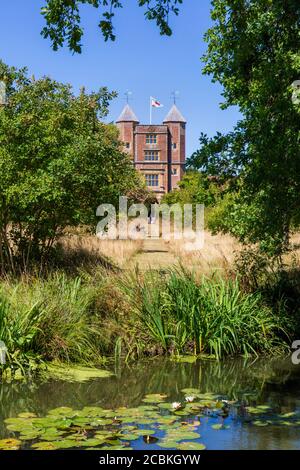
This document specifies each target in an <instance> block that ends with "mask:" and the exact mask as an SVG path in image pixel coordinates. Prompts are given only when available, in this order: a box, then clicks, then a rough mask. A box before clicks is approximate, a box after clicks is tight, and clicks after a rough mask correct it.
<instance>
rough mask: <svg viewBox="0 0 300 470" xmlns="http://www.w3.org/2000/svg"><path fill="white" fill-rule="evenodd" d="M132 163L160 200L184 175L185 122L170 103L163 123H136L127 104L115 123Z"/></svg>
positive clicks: (137, 121) (134, 116) (175, 107)
mask: <svg viewBox="0 0 300 470" xmlns="http://www.w3.org/2000/svg"><path fill="white" fill-rule="evenodd" d="M116 124H117V126H118V128H119V132H120V138H121V141H122V142H123V143H124V146H125V150H126V152H128V153H129V155H130V156H131V158H132V160H133V163H134V165H135V167H136V169H137V170H138V171H140V172H141V173H142V174H143V175H144V176H145V179H146V184H147V186H148V188H149V189H151V190H152V191H154V192H155V193H156V194H157V198H158V199H160V198H161V197H162V196H163V195H164V194H165V193H167V192H169V191H171V190H172V189H174V188H176V186H177V184H178V182H179V181H180V180H181V178H182V176H183V173H184V166H185V126H186V121H185V119H184V117H183V116H182V114H181V113H180V111H179V110H178V108H177V106H176V105H175V104H174V105H173V106H172V108H171V109H170V111H169V113H168V114H167V116H166V117H165V119H164V121H163V124H157V125H156V124H153V125H149V124H140V123H139V120H138V119H137V117H136V115H135V114H134V112H133V110H132V109H131V107H130V106H129V105H128V104H127V105H126V106H125V107H124V109H123V111H122V113H121V114H120V116H119V118H118V119H117V121H116Z"/></svg>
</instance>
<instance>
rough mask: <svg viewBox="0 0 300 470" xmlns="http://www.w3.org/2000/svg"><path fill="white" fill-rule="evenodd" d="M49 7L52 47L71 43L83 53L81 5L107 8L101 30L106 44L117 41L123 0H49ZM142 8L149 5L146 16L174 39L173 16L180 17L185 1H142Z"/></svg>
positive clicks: (45, 10)
mask: <svg viewBox="0 0 300 470" xmlns="http://www.w3.org/2000/svg"><path fill="white" fill-rule="evenodd" d="M45 1H46V4H45V6H44V7H43V8H42V9H41V13H42V15H43V16H44V18H45V20H46V26H45V27H44V28H43V29H42V32H41V34H42V36H43V37H44V38H49V39H50V41H51V45H52V48H53V49H54V50H55V51H56V50H57V49H58V48H60V47H62V46H63V45H64V44H65V42H66V43H67V46H68V48H69V49H70V51H72V52H75V53H81V51H82V44H81V39H82V36H83V29H82V28H81V16H80V6H81V5H84V4H89V5H90V6H93V7H94V8H96V9H97V10H99V9H100V7H103V10H104V11H102V16H101V19H100V22H99V28H100V30H101V33H102V35H103V37H104V40H105V41H108V40H111V41H114V40H115V38H116V36H115V34H114V27H113V19H114V16H115V10H116V9H118V8H122V6H123V3H122V2H121V1H119V0H110V1H108V0H45ZM137 3H138V5H139V6H140V7H143V6H146V8H147V9H146V12H145V17H146V18H147V19H148V20H153V21H155V23H156V24H157V26H158V28H159V31H160V34H162V35H163V34H165V35H168V36H170V35H171V34H172V30H171V28H170V26H169V14H170V13H173V14H175V15H178V13H179V8H178V5H180V4H182V3H183V0H150V1H149V0H138V2H137Z"/></svg>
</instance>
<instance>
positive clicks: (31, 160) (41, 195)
mask: <svg viewBox="0 0 300 470" xmlns="http://www.w3.org/2000/svg"><path fill="white" fill-rule="evenodd" d="M1 79H4V80H5V82H6V84H7V95H8V96H7V104H6V106H2V107H0V265H1V267H2V268H3V266H4V267H6V266H10V268H12V269H15V266H16V265H18V266H20V265H21V266H22V268H26V267H27V266H28V263H29V260H34V259H39V260H40V259H44V258H46V257H47V255H48V254H49V250H50V249H51V246H52V244H53V242H54V241H55V240H56V239H57V237H58V236H59V235H60V234H61V233H62V231H63V230H64V228H65V227H66V226H68V225H73V226H74V225H75V226H76V225H78V224H90V225H91V226H92V227H96V215H95V214H96V209H97V207H98V205H99V204H101V203H106V202H110V203H112V204H115V205H117V203H118V198H119V196H120V195H123V194H125V193H126V192H127V191H128V190H130V189H133V188H135V187H137V186H139V185H140V178H139V176H138V175H137V173H136V172H135V170H134V168H133V166H132V164H131V161H130V159H129V157H128V156H127V155H126V154H125V153H124V152H123V149H122V146H121V144H120V142H119V138H118V131H117V129H116V127H115V126H114V125H107V124H104V123H103V122H101V118H103V117H104V116H106V114H107V112H108V104H109V102H110V100H111V99H112V98H113V97H114V96H115V93H114V92H110V91H108V90H107V89H106V88H101V89H100V90H99V91H98V92H96V93H90V94H87V93H86V92H85V90H84V89H82V90H81V93H80V94H79V96H76V95H74V93H73V91H72V89H71V87H70V86H69V85H65V84H62V83H59V82H56V81H54V80H52V79H50V78H48V77H44V78H41V79H39V80H35V79H34V78H32V79H30V78H28V76H27V73H26V70H25V69H23V70H17V69H15V68H12V67H8V66H6V65H5V64H4V63H2V62H0V80H1Z"/></svg>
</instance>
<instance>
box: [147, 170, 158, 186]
mask: <svg viewBox="0 0 300 470" xmlns="http://www.w3.org/2000/svg"><path fill="white" fill-rule="evenodd" d="M144 176H145V180H146V185H147V186H148V187H149V188H158V187H159V174H158V173H145V174H144ZM154 180H155V181H154ZM154 182H157V184H153V183H154Z"/></svg>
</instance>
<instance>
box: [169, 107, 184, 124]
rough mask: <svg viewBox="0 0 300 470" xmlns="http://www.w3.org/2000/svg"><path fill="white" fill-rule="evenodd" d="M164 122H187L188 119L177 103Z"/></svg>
mask: <svg viewBox="0 0 300 470" xmlns="http://www.w3.org/2000/svg"><path fill="white" fill-rule="evenodd" d="M164 122H186V120H185V119H184V117H183V116H182V114H181V112H180V111H179V109H178V108H177V106H176V104H173V106H172V108H171V109H170V111H169V112H168V114H167V116H166V117H165V119H164Z"/></svg>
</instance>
